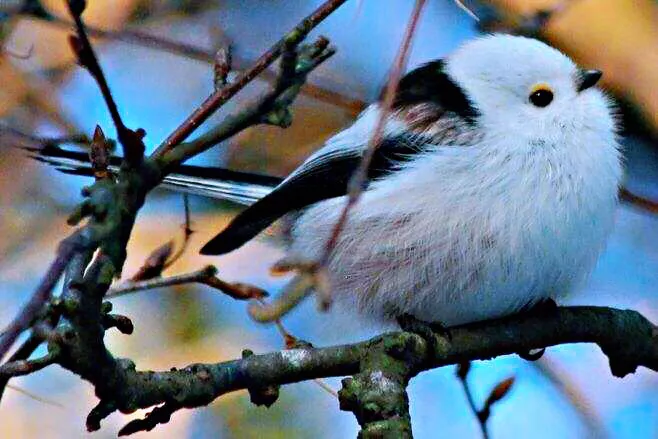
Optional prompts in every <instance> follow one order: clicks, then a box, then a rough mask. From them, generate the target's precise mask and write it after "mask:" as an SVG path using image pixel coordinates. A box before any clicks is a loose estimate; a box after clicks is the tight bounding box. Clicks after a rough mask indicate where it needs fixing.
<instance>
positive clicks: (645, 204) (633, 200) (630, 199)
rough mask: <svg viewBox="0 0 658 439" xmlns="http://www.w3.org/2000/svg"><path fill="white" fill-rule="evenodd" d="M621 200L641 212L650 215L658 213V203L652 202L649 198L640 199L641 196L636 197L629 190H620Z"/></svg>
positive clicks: (623, 188)
mask: <svg viewBox="0 0 658 439" xmlns="http://www.w3.org/2000/svg"><path fill="white" fill-rule="evenodd" d="M619 198H620V199H621V200H622V201H624V202H626V203H628V204H630V205H632V206H635V207H637V208H639V209H641V210H644V211H645V212H649V213H658V202H657V201H653V200H650V199H648V198H644V197H640V196H639V195H636V194H634V193H632V192H631V191H629V190H628V189H627V188H625V187H622V188H621V189H620V190H619Z"/></svg>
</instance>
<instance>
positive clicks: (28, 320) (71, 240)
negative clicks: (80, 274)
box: [0, 232, 81, 359]
mask: <svg viewBox="0 0 658 439" xmlns="http://www.w3.org/2000/svg"><path fill="white" fill-rule="evenodd" d="M80 236H81V235H79V234H78V233H77V232H76V233H74V234H73V235H71V236H69V237H68V238H67V239H65V240H63V241H62V242H61V243H60V245H59V247H58V249H57V256H56V257H55V260H54V261H53V262H52V263H51V264H50V267H49V268H48V271H47V272H46V274H45V276H44V277H43V279H42V280H41V283H40V284H39V286H38V287H37V289H36V291H35V292H34V294H32V297H31V298H30V300H29V301H28V303H27V304H26V305H25V306H24V307H23V308H22V309H21V311H20V312H19V313H18V315H17V316H16V317H15V318H14V320H13V321H12V322H11V323H10V324H9V325H8V326H7V327H6V328H5V329H4V331H3V333H2V336H0V359H2V358H3V357H4V356H5V354H6V353H7V351H8V350H9V348H10V347H11V346H12V345H13V344H14V342H15V341H16V338H17V337H18V336H19V334H20V333H21V332H23V331H24V330H26V329H27V328H29V327H30V326H31V325H32V323H33V322H34V320H35V319H36V318H37V316H38V315H39V313H41V311H42V309H43V306H44V305H45V304H46V303H47V302H48V301H49V300H50V297H51V294H52V291H53V288H54V287H55V285H56V284H57V281H58V280H59V278H60V277H61V276H62V274H63V273H64V270H65V269H66V267H67V265H68V264H69V261H70V260H71V257H72V256H73V254H74V253H75V252H76V251H79V249H80V247H81V246H80V243H79V242H78V241H79V240H80Z"/></svg>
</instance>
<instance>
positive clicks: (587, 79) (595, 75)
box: [576, 70, 603, 92]
mask: <svg viewBox="0 0 658 439" xmlns="http://www.w3.org/2000/svg"><path fill="white" fill-rule="evenodd" d="M601 76H603V72H602V71H601V70H581V72H580V74H579V75H578V79H577V80H576V90H578V92H581V91H583V90H587V89H588V88H590V87H593V86H594V85H595V84H596V83H597V82H599V79H601Z"/></svg>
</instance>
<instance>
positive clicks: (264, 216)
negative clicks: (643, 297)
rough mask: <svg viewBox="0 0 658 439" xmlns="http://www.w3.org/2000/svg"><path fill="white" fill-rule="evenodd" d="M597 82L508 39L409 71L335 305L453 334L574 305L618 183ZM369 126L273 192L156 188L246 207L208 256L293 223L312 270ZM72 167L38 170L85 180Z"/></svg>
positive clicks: (337, 280) (336, 264)
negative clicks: (461, 327)
mask: <svg viewBox="0 0 658 439" xmlns="http://www.w3.org/2000/svg"><path fill="white" fill-rule="evenodd" d="M600 76H601V72H599V71H596V70H587V71H586V70H582V69H580V68H578V67H577V66H576V64H574V62H572V61H571V60H570V59H569V58H568V57H567V56H565V55H564V54H562V53H560V52H559V51H558V50H556V49H554V48H552V47H549V46H548V45H546V44H544V43H542V42H540V41H537V40H534V39H529V38H523V37H516V36H506V35H492V36H486V37H482V38H479V39H476V40H473V41H470V42H468V43H466V44H464V45H463V46H462V47H461V48H459V49H458V50H457V51H456V52H454V53H453V54H451V55H449V56H448V57H447V58H446V59H444V60H441V61H434V62H430V63H428V64H426V65H424V66H421V67H419V68H417V69H416V70H413V71H411V72H410V73H408V74H407V75H406V76H405V77H404V78H403V79H402V81H401V83H400V86H399V89H398V91H397V96H396V100H395V105H394V110H393V112H392V113H391V114H390V115H389V116H388V120H387V126H386V135H385V139H384V141H383V142H382V143H381V144H380V145H379V147H378V149H377V151H376V153H375V156H374V159H373V162H372V165H371V167H370V170H369V176H368V177H369V183H368V186H367V189H366V191H365V192H364V194H363V196H362V197H361V199H360V201H359V203H358V204H357V205H356V206H355V207H354V208H353V209H352V210H351V212H350V215H349V220H348V222H347V224H346V226H345V227H344V229H343V232H342V234H341V235H340V238H339V240H338V242H337V245H336V247H335V249H334V251H333V253H332V256H331V258H330V261H329V266H328V268H329V275H330V281H331V286H332V294H333V298H334V299H335V301H336V304H337V305H338V306H339V307H342V308H346V309H351V310H356V311H358V312H359V313H360V314H361V315H366V316H371V317H374V318H375V319H378V320H382V321H388V320H391V319H393V318H396V317H399V316H402V315H410V316H413V317H415V318H416V319H419V320H422V321H426V322H441V323H442V324H443V325H446V326H453V325H458V324H463V323H468V322H473V321H479V320H485V319H492V318H497V317H501V316H505V315H508V314H512V313H515V312H518V311H520V310H523V309H526V308H528V307H531V306H533V305H536V304H539V303H541V302H542V301H545V300H548V299H557V298H559V297H561V296H563V295H565V294H567V293H569V292H571V291H572V290H573V289H574V288H575V287H576V286H577V285H578V284H579V282H580V281H582V280H583V279H585V278H586V276H587V274H588V273H589V272H590V270H591V268H592V267H593V265H594V263H595V261H596V259H597V257H598V255H599V253H600V252H601V250H602V249H603V247H604V244H605V241H606V237H607V235H608V234H609V232H610V231H611V227H612V224H613V216H614V211H615V207H616V204H617V192H618V186H619V184H620V178H621V175H622V165H621V158H620V152H619V145H618V142H617V137H616V121H615V117H614V113H613V110H612V106H611V103H610V101H609V100H608V98H607V97H606V96H605V95H604V94H603V93H602V92H601V91H599V90H597V89H596V88H595V87H594V85H595V84H596V82H597V81H598V79H599V78H600ZM378 117H380V109H379V106H378V104H373V105H371V106H370V107H369V108H368V109H366V110H365V111H364V112H363V114H362V115H361V116H360V117H359V119H358V120H357V121H356V122H355V123H354V124H353V125H352V126H351V127H349V128H347V129H345V130H344V131H342V132H340V133H339V134H337V135H336V136H335V137H333V138H331V139H330V140H329V141H328V142H327V143H326V145H325V146H324V147H323V148H321V149H320V150H319V151H317V152H316V153H315V154H313V155H312V156H311V157H309V158H308V160H306V161H305V162H304V163H303V164H302V165H301V166H300V167H299V168H298V169H297V170H295V171H294V172H293V173H292V174H291V175H290V176H289V177H288V178H286V179H285V180H283V181H282V182H280V183H279V182H277V183H278V184H276V186H275V187H272V186H273V184H274V183H275V182H274V181H273V179H268V178H267V177H253V178H252V177H251V176H248V175H245V174H240V173H231V172H230V171H226V170H218V169H202V168H195V167H181V169H180V174H176V175H171V176H169V177H167V179H166V180H165V182H164V183H165V184H167V185H170V186H173V187H175V188H177V189H181V190H188V191H192V192H195V193H199V194H203V195H208V196H211V197H216V198H226V199H231V200H234V201H238V202H242V203H250V202H253V204H251V206H250V207H248V208H247V209H246V210H244V211H243V212H242V213H240V214H239V215H238V216H237V217H236V218H235V219H234V220H233V221H232V223H231V224H230V225H229V226H228V227H227V228H226V229H225V230H224V231H222V232H221V233H220V234H219V235H217V236H216V237H215V238H214V239H213V240H211V241H210V242H209V243H208V244H206V246H205V247H204V248H203V249H202V252H203V253H204V254H221V253H227V252H229V251H233V250H235V249H237V248H238V247H240V246H241V245H243V244H244V243H245V242H247V241H249V240H250V239H252V238H253V237H255V236H256V235H257V234H258V233H260V232H261V231H262V230H264V229H265V228H267V227H268V226H269V225H270V224H272V223H273V222H274V221H276V220H277V219H279V218H281V217H283V216H285V215H289V216H288V218H291V221H292V227H291V231H290V239H289V246H288V253H289V254H290V255H291V256H297V257H303V258H307V259H313V258H315V257H318V256H319V255H320V254H321V253H322V252H323V250H324V249H325V246H326V243H327V240H328V238H329V235H330V233H331V231H332V229H333V227H334V225H335V223H336V221H337V220H338V216H339V215H340V212H341V210H342V209H343V206H344V204H345V194H346V190H347V189H346V188H347V182H348V180H349V178H350V176H351V173H352V172H353V171H354V169H356V167H357V166H358V163H359V161H360V159H361V156H362V154H363V152H364V151H365V148H366V146H367V144H368V141H369V140H370V137H371V136H372V133H373V128H374V126H375V123H376V120H377V118H378ZM67 154H68V153H65V152H62V151H61V150H60V152H57V153H55V155H56V157H52V156H51V157H47V156H46V155H47V154H43V155H42V156H41V159H42V160H44V161H49V162H50V163H53V164H55V165H57V166H59V167H60V168H64V169H65V170H67V171H68V172H76V173H80V172H82V173H85V172H86V171H85V169H88V165H86V164H83V163H81V162H80V161H79V160H77V159H76V157H75V156H72V155H70V154H69V155H67ZM85 166H87V168H85ZM254 178H255V179H254Z"/></svg>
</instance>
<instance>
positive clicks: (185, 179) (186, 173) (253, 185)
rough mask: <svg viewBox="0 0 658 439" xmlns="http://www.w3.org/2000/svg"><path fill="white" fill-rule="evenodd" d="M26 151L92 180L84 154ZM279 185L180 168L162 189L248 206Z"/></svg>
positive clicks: (204, 169) (244, 176)
mask: <svg viewBox="0 0 658 439" xmlns="http://www.w3.org/2000/svg"><path fill="white" fill-rule="evenodd" d="M25 149H26V150H27V151H29V153H30V155H31V157H32V158H34V159H36V160H38V161H40V162H43V163H46V164H48V165H51V166H53V167H55V168H56V169H58V170H59V171H61V172H64V173H66V174H73V175H85V176H93V171H92V168H91V163H90V162H89V156H88V154H87V153H85V152H79V151H70V150H67V149H63V148H59V147H53V146H48V147H46V148H41V149H36V148H25ZM119 163H120V159H119V158H117V157H113V158H112V161H111V165H110V170H113V171H117V170H118V167H119ZM280 182H281V179H280V178H277V177H271V176H267V175H262V174H252V173H247V172H237V171H231V170H229V169H225V168H216V167H201V166H191V165H181V166H179V167H178V168H177V169H176V170H175V172H173V173H171V174H169V175H168V176H167V177H165V179H164V180H163V182H162V186H163V187H165V188H167V189H171V190H175V191H178V192H187V193H191V194H196V195H202V196H206V197H210V198H217V199H222V200H229V201H233V202H235V203H239V204H243V205H246V206H249V205H251V204H253V203H255V202H256V201H258V200H259V199H261V198H263V197H264V196H265V195H267V194H268V193H270V192H271V191H272V189H274V188H275V187H276V186H277V185H278V184H279V183H280Z"/></svg>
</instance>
